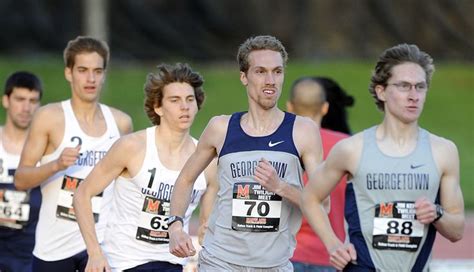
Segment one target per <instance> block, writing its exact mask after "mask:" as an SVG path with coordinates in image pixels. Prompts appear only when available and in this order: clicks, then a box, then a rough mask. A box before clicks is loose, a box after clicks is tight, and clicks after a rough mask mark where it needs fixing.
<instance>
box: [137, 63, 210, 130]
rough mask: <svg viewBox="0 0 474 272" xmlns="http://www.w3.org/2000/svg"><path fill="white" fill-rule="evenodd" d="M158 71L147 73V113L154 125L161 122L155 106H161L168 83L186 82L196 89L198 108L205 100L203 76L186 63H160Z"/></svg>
mask: <svg viewBox="0 0 474 272" xmlns="http://www.w3.org/2000/svg"><path fill="white" fill-rule="evenodd" d="M157 68H158V72H156V73H150V74H148V75H147V78H146V82H145V88H144V89H145V113H146V115H147V116H148V118H149V119H150V121H151V122H152V123H153V124H154V125H159V124H160V121H161V119H160V116H159V115H158V114H156V112H155V108H156V107H160V106H161V103H162V101H163V90H164V88H165V86H166V85H168V84H171V83H174V82H185V83H188V84H189V85H191V87H193V89H194V95H195V97H196V103H197V106H198V109H201V105H202V103H203V102H204V99H205V94H204V89H203V88H202V85H203V83H204V79H203V77H202V76H201V75H200V74H199V73H197V72H195V71H193V70H192V69H191V67H190V66H189V65H188V64H186V63H184V64H182V63H176V64H175V65H169V64H165V63H162V64H160V65H158V67H157Z"/></svg>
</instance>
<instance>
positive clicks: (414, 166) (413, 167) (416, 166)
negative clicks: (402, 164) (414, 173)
mask: <svg viewBox="0 0 474 272" xmlns="http://www.w3.org/2000/svg"><path fill="white" fill-rule="evenodd" d="M423 165H424V164H419V165H413V164H412V165H410V168H411V169H416V168H420V167H422V166H423Z"/></svg>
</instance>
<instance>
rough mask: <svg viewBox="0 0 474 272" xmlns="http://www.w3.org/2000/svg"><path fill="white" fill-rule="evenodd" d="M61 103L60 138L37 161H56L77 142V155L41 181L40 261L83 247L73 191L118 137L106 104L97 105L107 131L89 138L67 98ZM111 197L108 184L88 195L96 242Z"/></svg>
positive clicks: (68, 254) (63, 256)
mask: <svg viewBox="0 0 474 272" xmlns="http://www.w3.org/2000/svg"><path fill="white" fill-rule="evenodd" d="M61 105H62V108H63V111H64V121H65V125H64V126H65V127H64V137H63V140H62V141H61V144H60V145H59V147H58V148H57V149H56V150H55V151H54V152H53V153H51V154H48V155H46V156H43V157H42V158H41V162H40V163H41V164H46V163H48V162H50V161H53V160H56V159H57V158H58V157H59V155H60V154H61V152H62V151H63V149H64V148H66V147H75V146H77V145H78V144H81V151H80V152H81V153H80V154H81V155H80V158H79V159H78V160H77V161H76V164H75V165H73V166H70V167H68V168H67V169H66V170H63V171H60V172H58V173H56V174H55V175H53V176H51V177H49V178H48V179H47V180H46V181H44V182H43V183H42V184H41V193H42V195H43V202H42V205H41V209H40V216H39V221H38V226H37V228H36V245H35V249H34V250H33V254H34V255H35V256H36V257H38V258H39V259H42V260H44V261H57V260H62V259H66V258H69V257H71V256H73V255H75V254H77V253H79V252H81V251H83V250H85V249H86V245H85V243H84V240H83V239H82V236H81V232H80V230H79V225H78V224H77V222H76V219H75V215H74V210H73V208H72V199H73V196H74V191H75V189H76V188H77V186H78V184H79V183H80V182H81V181H82V180H83V179H85V178H86V177H87V175H88V174H89V172H90V171H91V170H92V168H94V166H95V165H96V164H97V163H98V162H99V160H100V159H102V158H103V157H104V156H105V154H106V153H107V151H108V150H109V148H110V146H111V145H112V144H113V143H114V142H115V141H116V140H117V139H118V138H119V137H120V132H119V130H118V127H117V124H116V122H115V119H114V117H113V115H112V113H111V111H110V109H109V108H108V107H107V106H105V105H102V104H101V105H100V108H101V110H102V114H103V115H104V119H105V122H106V125H107V131H106V132H105V133H104V134H103V135H102V136H100V137H91V136H89V135H87V134H85V133H84V132H83V131H82V129H81V127H80V125H79V122H78V121H77V119H76V116H75V115H74V112H73V110H72V106H71V101H70V100H66V101H63V102H62V103H61ZM111 198H112V186H110V185H109V186H108V187H107V188H106V189H105V190H104V192H103V193H102V195H101V196H95V197H93V198H92V210H93V212H94V219H95V220H96V232H97V236H98V239H99V242H101V241H102V240H103V232H104V230H105V226H106V221H105V220H106V219H107V217H108V213H109V210H110V203H111V201H112V200H111ZM99 215H100V216H99Z"/></svg>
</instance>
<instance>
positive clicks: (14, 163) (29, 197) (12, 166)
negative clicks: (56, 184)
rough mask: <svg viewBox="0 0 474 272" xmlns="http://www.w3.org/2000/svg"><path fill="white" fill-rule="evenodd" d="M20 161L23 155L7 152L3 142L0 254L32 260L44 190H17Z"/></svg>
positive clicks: (1, 150)
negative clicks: (30, 258)
mask: <svg viewBox="0 0 474 272" xmlns="http://www.w3.org/2000/svg"><path fill="white" fill-rule="evenodd" d="M2 134H3V131H2V130H1V129H0V135H2ZM0 139H1V136H0ZM19 162H20V155H19V154H11V153H8V152H7V151H6V150H5V148H4V147H3V143H2V141H1V140H0V243H1V244H2V246H1V247H0V254H1V250H8V251H9V254H12V255H16V256H22V257H25V258H29V257H30V256H31V252H32V251H33V246H34V244H35V229H36V223H37V222H38V212H39V208H40V205H41V191H40V188H39V186H38V187H35V188H33V189H29V190H26V191H18V190H16V188H15V184H14V176H15V171H16V168H17V167H18V163H19Z"/></svg>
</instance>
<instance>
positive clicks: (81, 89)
mask: <svg viewBox="0 0 474 272" xmlns="http://www.w3.org/2000/svg"><path fill="white" fill-rule="evenodd" d="M64 62H65V66H66V67H65V70H64V75H65V77H66V80H67V81H68V82H69V83H70V87H71V98H70V99H68V100H65V101H62V102H59V103H51V104H48V105H46V106H43V107H41V108H40V109H39V110H38V111H37V113H36V114H35V116H34V118H33V122H32V124H31V128H30V131H29V133H28V136H27V138H26V142H25V148H24V149H23V152H22V154H21V159H20V164H19V166H18V169H17V171H16V173H15V186H16V187H17V188H18V189H19V190H27V189H30V188H34V187H37V186H38V185H41V194H42V203H41V208H40V214H39V220H38V225H37V228H36V244H35V248H34V250H33V255H34V258H33V271H76V270H79V271H82V270H84V267H85V266H86V262H87V254H86V251H85V249H86V245H85V243H84V241H83V239H82V236H81V232H80V230H79V226H78V224H77V222H76V215H75V212H74V208H73V206H72V200H73V196H74V192H75V190H76V188H77V186H78V185H79V183H80V182H82V181H83V179H84V178H85V177H86V176H87V174H89V172H90V171H91V170H92V168H93V167H94V166H95V165H96V164H97V163H98V162H99V161H100V160H101V159H102V158H103V157H104V156H105V154H106V153H107V151H108V150H109V148H110V146H111V145H112V144H113V143H114V142H115V141H116V140H117V139H118V138H119V137H120V136H121V135H124V134H128V133H129V132H131V131H132V121H131V118H130V116H128V115H127V114H125V113H123V112H121V111H119V110H117V109H114V108H111V107H108V106H106V105H103V104H100V103H99V98H100V93H101V90H102V86H103V84H104V81H105V74H106V69H107V65H108V62H109V49H108V46H107V44H106V43H105V42H103V41H100V40H97V39H94V38H90V37H81V36H80V37H77V38H76V39H74V40H71V41H69V43H68V45H67V47H66V49H65V50H64ZM38 162H39V165H38ZM111 189H112V188H107V189H106V190H105V191H104V192H103V193H101V194H99V195H97V196H96V197H95V199H94V208H93V209H94V219H95V222H96V223H97V224H96V228H97V232H98V233H99V235H100V238H99V240H100V241H102V237H103V232H104V229H105V225H106V219H107V214H108V212H109V210H110V207H111V205H110V203H111V197H112V194H111V191H112V190H111Z"/></svg>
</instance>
